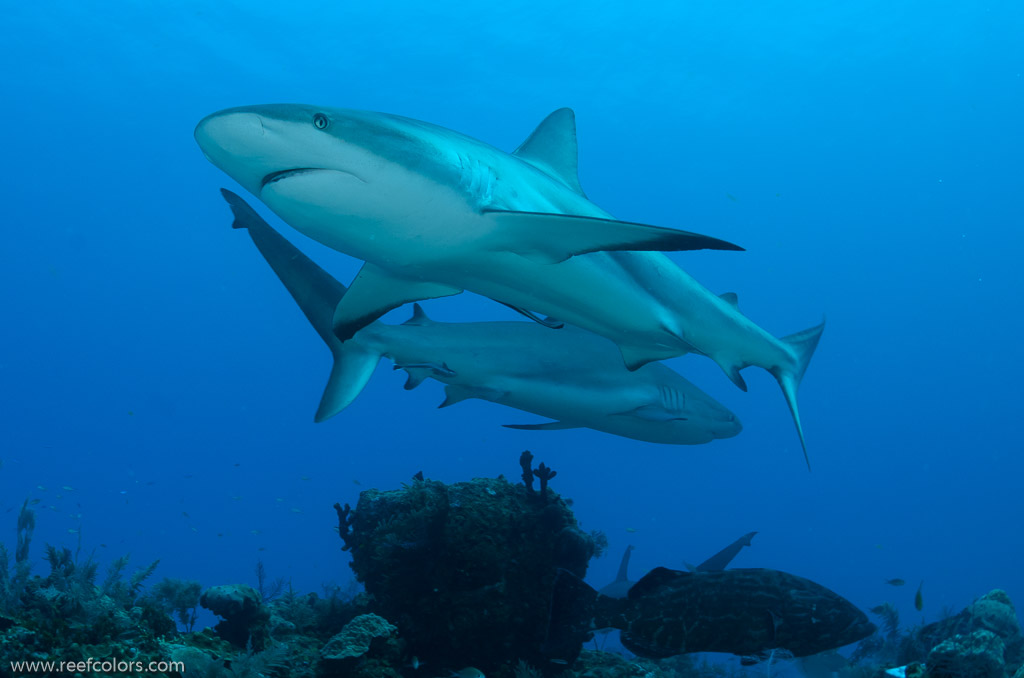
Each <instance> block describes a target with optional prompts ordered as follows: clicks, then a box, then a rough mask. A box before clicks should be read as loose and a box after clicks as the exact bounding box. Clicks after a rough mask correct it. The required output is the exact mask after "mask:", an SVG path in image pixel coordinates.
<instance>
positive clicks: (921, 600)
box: [914, 581, 924, 612]
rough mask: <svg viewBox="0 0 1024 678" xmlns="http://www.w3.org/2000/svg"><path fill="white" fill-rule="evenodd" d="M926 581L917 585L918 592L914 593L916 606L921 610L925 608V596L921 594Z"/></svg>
mask: <svg viewBox="0 0 1024 678" xmlns="http://www.w3.org/2000/svg"><path fill="white" fill-rule="evenodd" d="M922 586H924V581H922V582H921V583H920V584H918V585H917V593H915V594H914V608H915V609H916V610H917V611H918V612H920V611H921V610H922V609H923V608H924V596H922V595H921V587H922Z"/></svg>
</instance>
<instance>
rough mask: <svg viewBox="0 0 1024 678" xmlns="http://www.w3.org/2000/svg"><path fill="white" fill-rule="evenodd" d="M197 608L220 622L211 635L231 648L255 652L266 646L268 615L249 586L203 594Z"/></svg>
mask: <svg viewBox="0 0 1024 678" xmlns="http://www.w3.org/2000/svg"><path fill="white" fill-rule="evenodd" d="M199 604H200V605H202V606H203V607H205V608H206V609H207V610H209V611H210V612H213V613H214V614H215V615H217V616H218V617H220V618H221V619H222V621H221V622H220V623H219V624H217V626H216V627H214V631H216V632H217V635H219V636H220V637H221V638H223V639H224V640H226V641H228V642H229V643H231V644H232V645H235V646H236V647H240V648H245V647H251V648H255V649H257V650H262V649H263V648H264V646H265V645H266V642H267V638H268V633H267V622H269V621H270V612H268V611H267V610H266V609H265V608H264V607H263V600H262V599H261V598H260V594H259V593H257V592H256V591H255V589H253V588H252V587H251V586H246V585H245V584H231V585H227V586H214V587H212V588H209V589H207V590H206V592H205V593H203V595H202V597H200V598H199Z"/></svg>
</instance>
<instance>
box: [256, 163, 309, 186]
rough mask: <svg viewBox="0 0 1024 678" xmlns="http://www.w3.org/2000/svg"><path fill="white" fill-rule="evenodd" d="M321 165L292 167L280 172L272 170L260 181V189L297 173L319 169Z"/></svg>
mask: <svg viewBox="0 0 1024 678" xmlns="http://www.w3.org/2000/svg"><path fill="white" fill-rule="evenodd" d="M319 170H320V168H319V167H295V168H292V169H286V170H280V171H278V172H271V173H270V174H268V175H267V176H265V177H263V181H262V182H261V183H260V190H263V189H264V188H266V187H267V185H269V184H272V183H274V182H275V181H278V180H280V179H284V178H285V177H290V176H295V175H296V174H305V173H306V172H316V171H319Z"/></svg>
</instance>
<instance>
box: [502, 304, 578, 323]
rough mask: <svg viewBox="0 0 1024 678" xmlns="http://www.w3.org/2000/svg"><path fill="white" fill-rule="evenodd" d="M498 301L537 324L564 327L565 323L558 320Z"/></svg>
mask: <svg viewBox="0 0 1024 678" xmlns="http://www.w3.org/2000/svg"><path fill="white" fill-rule="evenodd" d="M498 303H499V304H502V305H504V306H508V307H509V308H511V309H512V310H513V311H515V312H516V313H521V314H522V315H524V316H526V317H527V318H529V319H530V320H532V321H533V322H535V323H537V324H538V325H543V326H544V327H547V328H549V329H552V330H560V329H562V328H563V327H565V323H563V322H561V321H558V320H552V319H551V318H541V317H540V316H539V315H537V314H536V313H534V312H533V311H531V310H528V309H525V308H520V307H518V306H513V305H512V304H506V303H505V302H504V301H499V302H498Z"/></svg>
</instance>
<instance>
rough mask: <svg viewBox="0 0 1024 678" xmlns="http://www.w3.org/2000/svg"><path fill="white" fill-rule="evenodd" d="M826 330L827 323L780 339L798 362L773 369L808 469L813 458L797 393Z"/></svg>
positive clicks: (772, 371)
mask: <svg viewBox="0 0 1024 678" xmlns="http://www.w3.org/2000/svg"><path fill="white" fill-rule="evenodd" d="M824 331H825V323H824V322H822V323H821V324H820V325H818V326H817V327H812V328H810V329H807V330H804V331H803V332H797V333H796V334H791V335H789V336H788V337H783V338H782V339H780V341H781V342H782V343H784V344H786V345H787V346H788V347H789V348H790V350H791V351H793V354H794V356H795V358H796V363H795V365H794V366H793V369H791V370H784V369H782V368H779V367H776V368H774V369H772V370H771V373H772V375H774V377H775V379H776V380H777V381H778V382H779V386H780V387H782V394H783V395H784V396H786V404H787V405H789V412H790V414H792V415H793V423H794V424H796V433H797V435H798V436H800V447H801V448H802V449H803V451H804V461H805V462H807V470H808V471H810V470H811V459H810V457H808V456H807V443H806V441H805V440H804V429H803V426H802V425H801V424H800V409H799V407H798V406H797V401H796V393H797V391H798V390H799V389H800V382H801V381H802V380H803V378H804V372H806V371H807V365H808V364H809V363H810V362H811V356H813V355H814V349H816V348H817V347H818V341H819V340H820V339H821V333H822V332H824Z"/></svg>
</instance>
